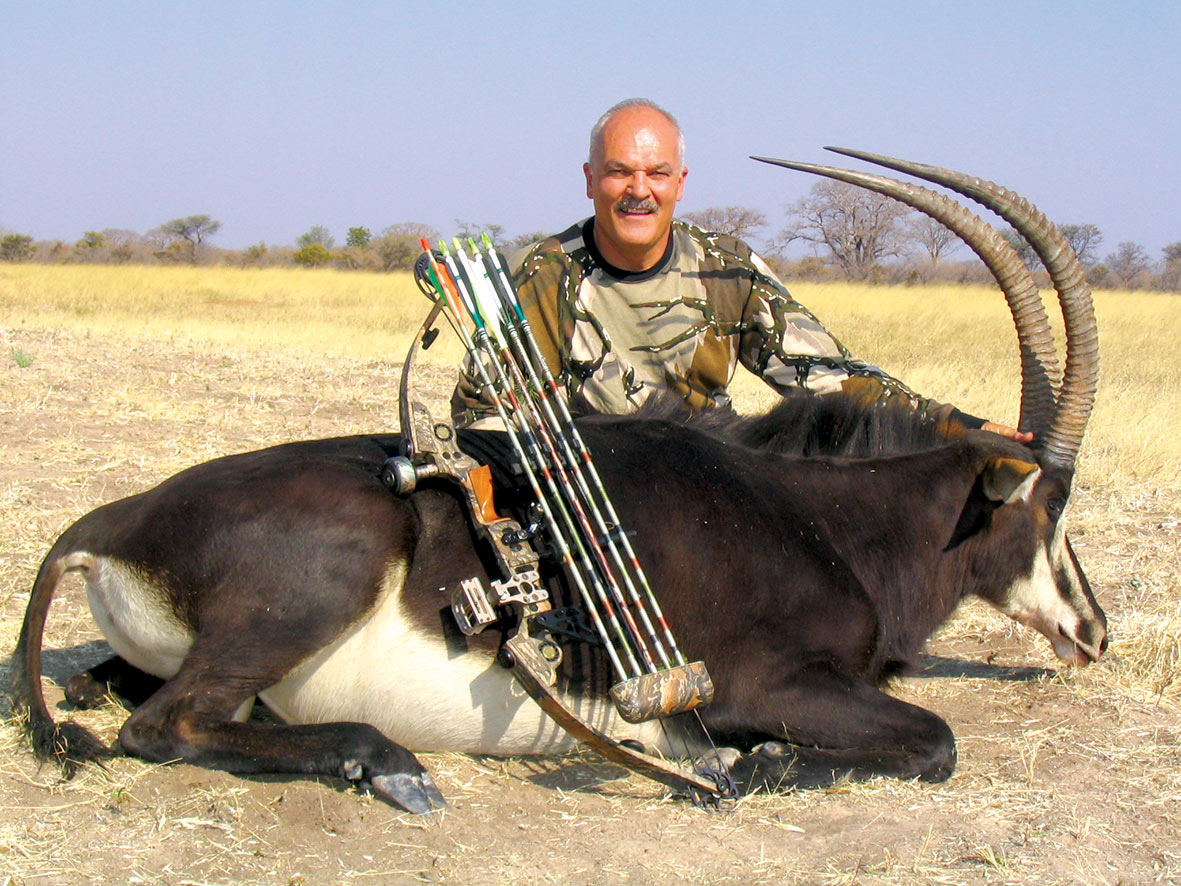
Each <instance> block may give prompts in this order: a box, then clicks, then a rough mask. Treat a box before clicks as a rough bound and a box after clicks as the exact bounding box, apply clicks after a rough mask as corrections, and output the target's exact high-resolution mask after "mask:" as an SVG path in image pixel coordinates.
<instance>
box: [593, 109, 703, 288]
mask: <svg viewBox="0 0 1181 886" xmlns="http://www.w3.org/2000/svg"><path fill="white" fill-rule="evenodd" d="M583 172H584V173H585V175H586V195H587V196H588V197H590V198H591V199H592V200H594V201H595V244H596V245H597V246H598V247H599V251H600V252H601V253H603V257H604V258H605V259H607V261H609V262H611V264H613V265H615V266H617V267H620V268H623V269H624V270H627V271H645V270H647V269H648V268H650V267H652V266H653V265H655V264H656V262H657V261H659V260H660V257H661V256H662V255H663V254H664V249H665V246H666V245H667V243H668V233H669V227H670V226H671V225H672V219H673V210H674V209H675V208H676V204H677V201H678V200H680V199H681V197H683V196H684V192H685V176H686V175H688V174H689V170H688V169H687V168H686V167H684V166H682V165H681V163H680V158H679V157H678V156H677V131H676V128H675V127H674V126H673V125H672V124H671V123H670V122H669V121H668V119H667V118H665V116H664V115H663V114H661V113H660V112H658V111H655V110H653V109H652V108H645V107H634V108H625V109H624V110H622V111H620V112H619V113H617V114H616V115H615V116H614V117H612V118H611V120H610V121H609V122H608V123H607V125H606V126H605V127H604V128H603V132H602V145H601V150H600V151H597V152H596V153H595V156H594V157H593V158H592V160H591V162H590V163H586V164H584V165H583Z"/></svg>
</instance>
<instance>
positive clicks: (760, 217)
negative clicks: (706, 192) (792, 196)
mask: <svg viewBox="0 0 1181 886" xmlns="http://www.w3.org/2000/svg"><path fill="white" fill-rule="evenodd" d="M683 218H686V219H688V220H689V221H691V222H693V224H695V225H697V227H699V228H701V229H702V230H705V231H716V232H717V233H719V234H729V235H730V236H731V237H737V238H738V239H740V240H745V239H747V238H748V237H750V236H751V235H752V234H753V233H754V232H755V231H756V230H757V229H759V228H765V227H766V226H767V216H766V215H764V214H763V213H762V212H760V211H759V210H757V209H748V208H746V207H745V206H707V207H706V208H705V209H699V210H698V211H697V212H686V213H685V214H684V216H683Z"/></svg>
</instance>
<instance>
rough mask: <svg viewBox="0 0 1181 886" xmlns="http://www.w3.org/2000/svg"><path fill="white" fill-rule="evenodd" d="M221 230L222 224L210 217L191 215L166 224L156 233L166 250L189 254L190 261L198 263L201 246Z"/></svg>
mask: <svg viewBox="0 0 1181 886" xmlns="http://www.w3.org/2000/svg"><path fill="white" fill-rule="evenodd" d="M220 230H221V222H219V221H214V220H213V219H212V218H210V217H209V216H208V215H190V216H186V217H185V218H174V219H173V220H172V221H170V222H165V223H164V224H162V225H160V227H159V228H157V229H156V232H157V233H158V234H159V236H160V238H161V239H162V241H163V243H162V245H163V247H164V248H165V249H166V250H171V251H174V252H184V253H187V258H188V260H189V261H191V262H196V261H197V256H198V254H199V253H200V250H201V246H202V245H203V244H204V243H205V241H206V240H207V239H208V238H210V237H212V236H213V235H214V234H216V233H217V232H218V231H220Z"/></svg>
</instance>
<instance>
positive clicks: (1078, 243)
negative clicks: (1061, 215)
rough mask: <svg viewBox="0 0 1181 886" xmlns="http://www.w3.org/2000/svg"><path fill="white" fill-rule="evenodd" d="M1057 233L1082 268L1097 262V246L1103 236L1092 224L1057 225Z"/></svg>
mask: <svg viewBox="0 0 1181 886" xmlns="http://www.w3.org/2000/svg"><path fill="white" fill-rule="evenodd" d="M1058 231H1059V232H1060V233H1061V234H1062V236H1063V237H1065V238H1066V242H1067V243H1069V244H1070V248H1071V249H1073V250H1074V254H1075V255H1077V256H1078V260H1079V262H1080V263H1081V264H1082V265H1083V266H1084V267H1088V268H1089V267H1090V266H1091V265H1093V264H1095V262H1097V261H1098V260H1099V256H1098V249H1099V244H1101V243H1102V242H1103V234H1102V233H1101V232H1100V231H1099V228H1098V227H1096V226H1095V225H1092V224H1082V225H1058Z"/></svg>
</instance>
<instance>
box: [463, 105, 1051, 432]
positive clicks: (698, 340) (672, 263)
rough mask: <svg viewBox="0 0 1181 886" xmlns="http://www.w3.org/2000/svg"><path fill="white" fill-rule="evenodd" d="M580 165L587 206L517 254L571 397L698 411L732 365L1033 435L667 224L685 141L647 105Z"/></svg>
mask: <svg viewBox="0 0 1181 886" xmlns="http://www.w3.org/2000/svg"><path fill="white" fill-rule="evenodd" d="M583 173H584V174H585V176H586V195H587V197H589V198H590V199H591V200H592V201H594V215H593V216H592V217H591V218H589V219H587V220H586V221H584V222H580V223H578V224H575V225H574V226H572V227H570V228H569V229H567V230H566V231H563V232H562V233H561V234H558V235H556V236H553V237H550V238H548V239H546V240H544V241H542V242H540V243H537V244H535V245H534V246H532V247H531V248H529V249H528V250H526V251H525V252H524V253H523V254H522V255H519V256H516V257H514V261H513V271H514V276H515V280H516V283H517V286H518V289H519V295H520V300H521V305H522V307H523V308H524V309H525V312H526V314H527V316H528V317H529V320H530V323H531V325H532V327H533V331H534V335H535V336H536V338H537V340H538V344H539V345H540V346H541V348H542V350H543V352H544V353H545V355H546V358H547V360H548V361H549V363H550V367H551V369H552V371H553V372H554V375H555V377H557V378H558V379H559V381H560V382H561V383H563V384H565V386H566V389H567V391H568V392H569V393H571V394H573V393H580V394H582V395H583V396H584V397H586V399H587V400H589V402H590V403H591V404H592V405H594V406H595V407H596V408H598V409H600V410H602V411H604V412H611V413H627V412H632V411H634V410H635V409H637V408H638V407H639V406H640V405H641V404H642V403H643V402H644V401H645V400H646V399H647V398H648V397H649V396H651V395H652V394H654V393H656V392H658V391H662V390H672V391H675V392H677V393H678V394H679V395H680V396H681V397H683V398H684V399H685V401H686V403H687V404H688V405H689V407H690V408H692V409H694V410H699V409H703V408H706V407H708V406H711V405H714V404H717V403H726V402H728V400H729V397H728V395H727V393H726V389H727V386H728V385H729V382H730V379H731V377H732V376H733V374H734V371H735V369H736V367H737V364H738V363H741V364H742V365H743V366H745V367H746V368H747V369H748V370H750V371H751V372H754V373H756V374H757V375H759V376H760V377H761V378H762V379H763V380H764V381H765V382H767V384H769V385H770V386H771V387H773V388H775V389H776V390H778V391H783V392H786V391H787V390H788V389H789V388H792V387H800V388H804V389H807V390H810V391H814V392H816V393H825V392H828V391H833V390H837V389H842V390H845V391H848V392H851V393H854V394H856V395H857V396H860V397H863V398H864V399H865V400H866V401H867V402H879V401H880V402H884V403H890V404H892V405H893V404H897V405H903V404H906V405H907V406H909V408H913V409H917V410H923V411H925V412H927V413H928V414H930V415H931V416H932V417H933V418H935V419H936V420H938V421H941V422H949V423H958V424H960V425H963V426H966V427H973V428H978V427H984V428H986V429H988V430H994V431H997V432H998V433H1004V434H1006V436H1011V437H1014V438H1015V439H1019V440H1021V441H1022V442H1028V441H1029V440H1031V439H1032V435H1029V434H1020V433H1019V432H1018V431H1016V430H1014V429H1012V428H1006V427H1004V426H1001V425H996V424H993V423H992V422H984V421H983V420H981V419H976V418H973V417H972V416H969V415H966V414H964V413H962V412H960V411H959V410H957V409H955V408H953V407H951V406H945V405H941V404H938V403H935V402H934V401H931V400H925V399H922V398H920V397H918V396H916V395H915V394H914V393H912V392H911V391H910V390H909V389H908V388H907V387H906V386H905V385H903V384H902V383H901V382H899V381H897V380H896V379H894V378H891V377H890V376H888V375H887V374H886V373H884V372H882V371H881V370H880V369H877V368H876V367H873V366H869V365H867V364H865V363H861V362H859V361H856V360H853V359H852V357H851V356H850V354H849V352H848V351H847V350H846V349H845V348H844V347H843V346H842V345H841V344H840V342H838V341H837V340H836V339H835V338H833V337H832V336H831V335H830V334H829V333H828V332H827V330H825V329H824V327H823V326H822V325H821V324H820V322H819V321H818V320H817V319H816V318H815V317H814V316H813V315H812V314H811V313H810V312H809V311H808V310H807V309H806V308H805V307H804V306H803V305H801V304H800V303H799V302H797V301H796V300H795V299H793V298H792V297H791V295H790V294H789V293H788V291H787V289H786V288H785V287H784V286H783V284H782V283H780V282H779V281H778V280H777V279H776V278H775V275H774V273H773V272H772V271H771V269H770V268H769V267H768V266H767V265H766V263H765V262H764V261H763V260H762V259H761V258H759V256H758V255H756V254H755V253H754V252H753V251H751V249H750V247H749V246H747V245H746V244H745V243H743V242H742V241H741V240H738V239H736V238H734V237H729V236H725V235H721V234H713V233H707V232H704V231H702V230H700V229H698V228H696V227H694V226H692V225H689V224H686V223H685V222H681V221H677V220H674V218H673V210H674V209H675V207H676V204H677V202H678V201H680V199H681V198H682V197H683V196H684V191H685V179H686V177H687V176H688V174H689V170H688V168H687V167H686V166H685V165H684V140H683V138H682V136H681V131H680V127H679V126H678V124H677V122H676V120H675V119H674V118H673V117H672V115H670V114H669V113H668V112H667V111H665V110H663V109H662V108H660V107H659V106H657V105H656V104H654V103H653V102H650V101H648V100H646V99H629V100H627V101H624V102H620V103H619V104H617V105H615V106H614V107H613V108H611V109H610V110H609V111H607V113H606V114H604V115H603V116H602V117H601V118H600V119H599V121H598V122H597V123H596V124H595V126H594V128H593V129H592V130H591V140H590V156H589V158H588V161H587V163H585V164H584V165H583ZM452 409H453V412H454V414H455V417H456V420H457V422H459V423H461V424H472V423H474V422H477V421H480V420H481V419H483V418H486V417H488V416H489V415H490V412H491V409H490V407H489V406H488V405H487V404H486V403H482V402H481V400H480V398H479V395H478V388H477V386H476V385H475V384H474V383H473V381H472V380H471V379H470V378H469V377H465V378H463V379H462V380H461V382H460V385H459V387H458V388H457V389H456V393H455V396H454V398H453V401H452Z"/></svg>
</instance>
